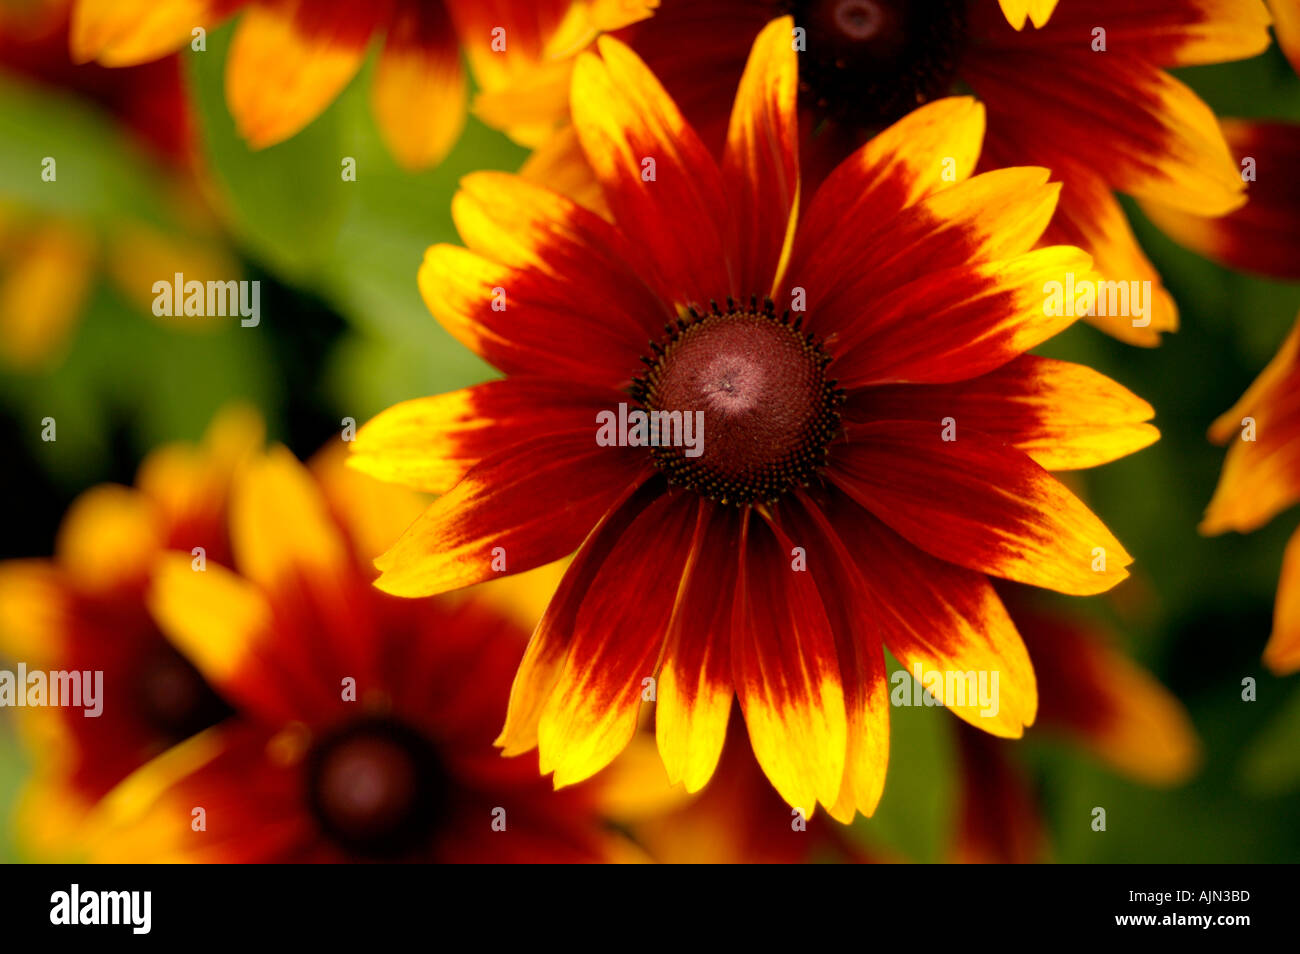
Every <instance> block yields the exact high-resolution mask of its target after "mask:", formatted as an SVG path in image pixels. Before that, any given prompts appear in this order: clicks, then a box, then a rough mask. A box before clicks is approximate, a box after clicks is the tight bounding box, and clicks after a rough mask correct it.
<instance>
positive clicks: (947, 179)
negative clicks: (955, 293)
mask: <svg viewBox="0 0 1300 954" xmlns="http://www.w3.org/2000/svg"><path fill="white" fill-rule="evenodd" d="M983 138H984V107H983V106H982V105H980V104H979V103H977V102H976V101H975V100H974V99H972V98H970V97H965V96H961V97H958V96H954V97H950V98H948V99H940V100H936V101H934V102H932V103H927V104H926V105H924V106H921V107H920V108H918V109H915V110H913V111H912V112H910V113H908V114H907V115H906V116H904V117H903V118H902V119H900V120H899V121H898V122H896V123H894V124H893V125H892V126H890V127H889V128H888V129H886V130H884V131H883V132H881V133H879V134H877V135H876V136H874V137H872V139H871V140H870V141H869V142H867V144H866V145H864V146H863V147H862V148H860V149H859V150H858V151H857V152H855V153H853V155H851V156H849V157H848V158H847V159H845V160H844V161H843V162H842V163H840V165H839V166H837V167H836V168H835V170H834V171H833V172H832V173H831V174H830V175H829V176H827V177H826V180H825V181H824V182H823V183H822V185H821V186H820V187H819V188H818V189H817V191H816V193H815V194H814V195H813V197H812V200H811V201H810V202H809V203H808V208H807V211H806V212H805V213H804V214H803V216H802V217H801V220H800V223H799V231H798V233H797V235H796V238H795V244H794V250H793V252H792V253H791V259H790V270H789V274H790V278H789V283H790V284H797V285H802V286H803V287H804V288H805V289H806V290H807V291H809V292H810V293H811V294H814V297H815V298H816V297H819V296H820V295H821V294H824V293H825V292H826V291H827V290H829V289H830V288H833V287H834V286H835V284H836V278H837V277H838V275H837V273H836V268H835V267H834V266H832V265H831V264H829V263H828V261H827V260H828V259H831V258H833V257H835V251H836V250H837V249H839V248H842V247H844V246H847V245H850V243H852V245H853V246H857V245H860V244H862V243H864V241H865V240H866V239H867V237H875V236H877V235H879V234H880V233H882V232H887V231H888V230H889V228H890V227H891V226H892V225H893V224H894V220H895V217H896V216H897V215H898V213H900V212H901V211H902V210H903V209H905V208H907V207H909V206H911V205H915V204H916V203H917V202H919V201H921V200H922V199H924V198H926V197H927V196H929V195H932V194H934V193H935V192H938V191H940V190H942V189H945V188H947V187H948V186H949V185H955V184H956V183H958V182H964V181H966V179H967V178H969V176H970V174H971V172H972V171H973V170H974V168H975V162H976V160H977V159H978V158H979V154H980V143H981V142H982V141H983Z"/></svg>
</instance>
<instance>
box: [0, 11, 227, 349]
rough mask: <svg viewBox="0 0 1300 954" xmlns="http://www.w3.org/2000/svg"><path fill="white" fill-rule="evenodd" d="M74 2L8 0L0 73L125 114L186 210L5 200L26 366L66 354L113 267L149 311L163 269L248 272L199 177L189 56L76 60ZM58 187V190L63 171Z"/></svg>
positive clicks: (197, 273)
mask: <svg viewBox="0 0 1300 954" xmlns="http://www.w3.org/2000/svg"><path fill="white" fill-rule="evenodd" d="M70 9H71V0H35V2H32V3H25V4H22V5H20V7H19V8H18V9H16V10H15V9H12V8H9V7H0V72H2V73H6V74H9V75H11V76H13V77H15V78H17V79H18V80H20V81H21V82H23V83H26V84H34V85H37V86H42V87H49V88H52V89H55V90H57V91H59V92H61V93H69V94H72V95H74V96H76V97H78V98H81V99H85V100H88V101H90V102H92V103H94V104H96V105H97V106H99V107H101V108H102V109H104V110H105V111H106V112H107V113H109V114H110V115H111V116H112V117H113V118H114V120H115V121H117V122H119V123H121V124H122V128H123V129H124V130H128V131H129V132H130V134H131V135H132V137H133V139H134V141H135V142H137V143H138V144H139V145H140V146H141V147H142V148H143V149H144V151H145V152H146V153H147V155H148V156H149V158H150V161H152V162H154V163H156V164H157V165H159V166H160V171H161V173H162V175H161V181H160V182H159V188H160V190H161V191H162V193H163V195H164V197H165V199H166V200H167V202H168V204H169V211H170V214H172V215H173V216H174V217H175V220H176V221H175V223H174V227H172V228H167V229H164V228H162V227H161V226H160V223H157V222H153V221H145V220H144V219H128V218H125V217H117V218H112V219H108V220H98V219H94V218H92V217H91V216H89V215H76V214H72V213H66V214H56V213H52V212H49V211H47V210H43V209H36V208H31V207H27V206H25V205H23V204H22V203H19V202H13V201H8V202H6V201H3V200H0V360H3V362H4V363H6V364H8V365H9V366H11V367H14V368H17V369H20V370H24V371H33V370H40V369H43V368H45V367H48V366H50V365H52V364H54V363H56V362H57V361H58V359H59V358H60V357H61V356H62V353H63V351H64V349H65V348H66V347H67V345H68V343H69V341H70V339H71V335H72V331H73V329H74V328H75V327H76V324H77V321H78V319H79V317H80V315H81V312H82V311H83V309H84V307H85V305H86V302H87V300H88V298H89V294H90V291H91V289H92V288H93V286H94V283H95V281H96V280H97V278H98V276H99V274H100V271H101V270H103V271H105V272H107V273H108V275H109V276H110V277H111V278H112V279H113V280H114V282H115V283H116V285H117V286H118V288H120V289H121V290H122V292H123V293H124V294H125V295H126V297H127V298H128V299H129V300H130V301H131V302H132V303H133V304H134V305H136V306H137V307H139V308H141V309H142V310H145V311H148V310H150V306H151V303H152V300H153V292H152V288H153V283H154V282H155V281H158V280H159V279H167V280H170V279H171V278H172V276H173V275H175V274H176V273H178V272H179V273H182V274H184V275H187V276H189V277H190V278H191V279H193V280H198V281H207V280H209V279H228V278H231V277H233V276H235V275H236V274H237V266H236V265H235V263H234V262H233V261H232V259H231V257H230V255H229V254H228V253H227V252H226V251H225V249H224V248H223V246H222V243H221V241H220V240H219V239H218V238H217V229H216V224H215V221H214V219H213V215H212V212H211V211H210V210H209V209H208V208H207V206H206V204H205V202H204V200H203V198H202V191H201V188H200V187H199V184H198V178H197V177H198V176H199V174H200V173H199V170H198V166H197V163H196V156H195V152H194V142H193V124H192V122H191V117H190V113H189V109H188V106H187V103H186V99H185V93H184V88H183V83H182V78H181V75H180V65H179V61H178V60H177V58H176V57H174V56H172V57H167V58H165V59H162V60H159V61H157V62H154V63H150V64H147V65H144V66H139V67H133V68H131V69H127V70H109V69H105V68H103V67H101V66H97V65H94V64H83V65H76V64H74V63H73V62H72V61H71V60H70V59H69V58H68V17H69V13H70ZM55 158H58V157H55ZM32 174H33V175H39V174H40V170H39V169H36V168H34V169H33V171H32ZM49 188H50V189H52V190H53V189H57V188H58V184H57V180H55V181H53V182H51V183H50V184H49ZM182 327H187V328H194V327H202V323H193V322H186V323H184V325H182Z"/></svg>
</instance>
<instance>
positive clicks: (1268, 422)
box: [1200, 321, 1300, 534]
mask: <svg viewBox="0 0 1300 954" xmlns="http://www.w3.org/2000/svg"><path fill="white" fill-rule="evenodd" d="M1298 356H1300V321H1298V322H1297V324H1296V325H1295V326H1294V327H1293V328H1292V329H1291V333H1290V334H1289V335H1288V336H1287V339H1286V341H1285V342H1284V343H1283V345H1282V347H1281V348H1280V349H1279V350H1278V353H1277V354H1276V355H1275V356H1274V358H1273V360H1272V361H1270V362H1269V364H1268V367H1266V368H1265V369H1264V371H1263V372H1262V373H1261V374H1260V376H1259V377H1258V378H1257V379H1256V380H1255V382H1254V383H1253V384H1251V386H1250V388H1249V389H1247V391H1246V393H1245V394H1244V395H1242V397H1241V399H1240V400H1239V401H1238V402H1237V403H1236V405H1235V406H1234V407H1233V408H1232V409H1231V410H1230V411H1228V413H1226V414H1224V415H1222V416H1221V417H1220V418H1219V419H1218V420H1217V421H1215V422H1214V425H1213V426H1212V427H1211V428H1210V436H1211V438H1212V439H1214V440H1216V441H1218V442H1220V443H1222V442H1225V441H1227V440H1229V438H1235V439H1233V442H1232V446H1231V447H1229V448H1228V454H1227V457H1226V458H1225V460H1224V463H1223V473H1222V474H1220V476H1219V484H1218V486H1217V487H1215V489H1214V497H1213V499H1211V500H1210V503H1209V506H1207V507H1206V508H1205V518H1204V519H1203V520H1202V521H1201V527H1200V529H1201V532H1202V533H1207V534H1215V533H1222V532H1224V531H1225V530H1237V531H1239V532H1241V533H1246V532H1248V531H1250V530H1254V529H1256V528H1257V527H1261V526H1263V525H1264V524H1265V523H1267V522H1268V521H1269V520H1270V519H1272V518H1273V516H1274V515H1275V514H1277V513H1280V512H1281V511H1282V510H1285V509H1286V508H1287V507H1289V506H1291V505H1292V504H1293V503H1295V502H1296V501H1297V500H1300V360H1297V357H1298ZM1248 438H1249V439H1248Z"/></svg>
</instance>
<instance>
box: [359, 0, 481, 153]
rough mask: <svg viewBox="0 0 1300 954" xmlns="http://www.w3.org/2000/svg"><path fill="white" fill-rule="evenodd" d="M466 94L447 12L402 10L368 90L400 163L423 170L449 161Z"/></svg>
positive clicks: (431, 7) (437, 7)
mask: <svg viewBox="0 0 1300 954" xmlns="http://www.w3.org/2000/svg"><path fill="white" fill-rule="evenodd" d="M468 94H469V83H468V80H467V79H466V77H465V70H464V68H463V67H462V66H461V62H460V45H459V43H458V42H457V38H456V34H455V32H454V31H453V30H452V27H451V20H450V19H449V18H448V16H447V11H446V8H445V7H444V6H443V5H442V4H441V3H421V4H399V5H398V6H397V8H396V9H395V12H394V16H393V19H392V22H391V23H390V24H389V27H388V34H387V36H386V37H385V39H384V50H383V53H382V54H380V57H379V64H378V66H377V67H376V68H375V77H374V81H373V83H372V85H371V87H370V101H371V105H372V108H373V109H374V113H375V120H376V121H377V122H378V124H379V131H380V132H381V133H382V134H383V137H384V142H385V143H387V145H388V148H389V149H390V150H391V151H392V153H393V155H394V156H395V157H396V158H397V161H398V162H399V163H401V165H403V166H404V167H406V168H407V169H423V168H425V167H426V166H432V165H436V164H437V163H439V162H441V161H442V160H443V159H444V158H446V155H447V153H449V152H450V151H451V148H452V146H454V145H455V144H456V140H457V139H459V138H460V134H461V130H463V129H464V128H465V114H466V106H465V101H466V97H467V96H468Z"/></svg>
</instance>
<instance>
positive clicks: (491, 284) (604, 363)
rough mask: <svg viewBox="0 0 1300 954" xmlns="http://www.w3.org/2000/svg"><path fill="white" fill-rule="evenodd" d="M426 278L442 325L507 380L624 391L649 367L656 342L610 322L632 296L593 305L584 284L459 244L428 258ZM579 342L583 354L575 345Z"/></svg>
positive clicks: (422, 276)
mask: <svg viewBox="0 0 1300 954" xmlns="http://www.w3.org/2000/svg"><path fill="white" fill-rule="evenodd" d="M418 280H419V284H420V292H421V294H422V295H423V296H424V303H425V305H426V306H428V308H429V311H431V312H432V313H433V315H434V317H435V318H437V319H438V321H439V322H441V324H442V326H443V327H444V328H446V329H447V331H448V332H449V333H450V334H451V335H452V336H453V337H455V338H456V339H457V340H458V341H460V342H461V343H462V344H464V345H465V346H466V347H467V348H469V349H470V350H471V351H473V352H474V353H475V354H477V355H479V356H480V357H482V358H483V359H484V360H485V361H488V362H490V363H491V364H493V365H494V366H495V367H497V368H499V369H500V370H502V371H504V372H506V373H507V374H531V375H542V376H548V377H569V378H572V379H574V380H578V381H584V382H589V383H594V384H598V385H606V386H614V387H619V386H625V385H626V384H627V383H628V382H629V381H630V380H631V378H632V376H633V375H634V374H636V373H637V372H638V371H639V370H640V368H641V362H640V357H641V354H642V353H643V351H644V350H645V348H646V341H647V340H648V337H649V336H642V337H641V338H637V337H636V336H635V335H633V334H631V333H629V332H628V330H627V325H626V324H624V323H618V322H614V321H610V320H609V318H608V314H609V312H611V311H617V310H618V307H619V306H618V302H619V301H620V300H627V298H626V297H625V298H624V299H615V300H613V301H608V300H603V299H601V300H597V299H593V298H591V297H590V296H589V295H588V294H587V292H586V289H585V286H584V285H575V284H572V283H570V282H566V281H562V280H560V279H558V278H556V277H553V276H550V275H547V274H545V273H544V272H542V271H540V270H539V269H530V268H524V269H520V268H515V267H513V266H509V265H502V264H499V263H497V262H495V261H492V260H490V259H487V258H484V257H483V256H481V255H477V254H475V253H474V252H471V251H469V250H467V249H464V248H461V247H460V246H456V245H435V246H433V247H431V248H430V249H429V250H428V251H427V252H425V255H424V263H423V264H422V265H421V266H420V272H419V276H418ZM598 305H599V307H597V306H598ZM602 309H603V310H604V313H603V314H599V315H598V314H597V312H600V311H601V310H602ZM575 339H576V340H578V341H580V342H581V348H575V347H574V341H575Z"/></svg>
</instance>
